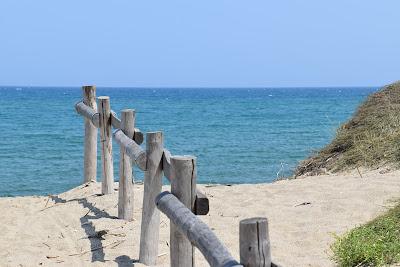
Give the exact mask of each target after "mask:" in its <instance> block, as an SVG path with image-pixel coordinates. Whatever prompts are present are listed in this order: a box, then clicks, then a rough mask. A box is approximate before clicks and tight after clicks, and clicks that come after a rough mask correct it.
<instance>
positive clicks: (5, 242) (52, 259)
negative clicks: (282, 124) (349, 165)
mask: <svg viewBox="0 0 400 267" xmlns="http://www.w3.org/2000/svg"><path fill="white" fill-rule="evenodd" d="M100 186H101V185H100V184H98V183H91V184H89V185H88V186H79V187H77V188H74V189H72V190H71V191H68V192H65V193H62V194H60V195H58V196H49V197H47V196H46V197H45V196H41V197H37V196H35V197H15V198H0V211H1V214H2V216H0V229H1V232H0V266H142V265H141V264H139V263H136V261H137V259H138V255H139V235H140V216H141V202H142V198H143V186H142V185H136V186H135V213H134V214H135V218H136V219H135V220H134V221H132V222H126V221H123V220H118V219H116V217H115V216H117V199H118V193H117V191H115V193H114V194H111V195H106V196H100V195H97V194H98V193H100ZM115 188H118V186H117V185H115ZM199 188H201V189H202V190H203V191H204V192H205V193H206V194H207V195H208V197H209V199H210V213H209V215H206V216H201V218H202V219H203V220H204V221H205V222H206V223H207V224H208V225H209V226H210V227H211V228H212V229H213V230H214V231H215V233H216V235H217V236H218V237H219V238H220V239H221V240H222V242H223V243H224V244H226V245H227V247H228V248H229V249H230V251H231V253H232V254H233V255H234V256H235V257H236V258H237V259H238V258H239V244H238V240H239V221H240V220H242V219H245V218H249V217H259V216H265V217H267V218H268V219H269V228H270V237H271V243H272V257H273V259H274V261H276V262H277V263H280V264H281V265H282V266H319V267H323V266H334V263H333V262H332V261H331V260H330V250H329V246H330V244H331V243H332V242H333V240H334V234H341V233H344V232H345V231H347V230H350V229H351V228H353V227H354V226H357V225H359V224H361V223H365V222H367V221H368V220H370V219H372V218H374V217H375V216H377V215H379V214H380V213H381V212H383V211H384V210H385V209H387V208H388V207H390V206H391V205H393V200H395V199H398V198H400V172H399V171H395V172H390V173H385V174H380V172H379V170H376V171H370V172H365V173H362V178H361V177H360V175H359V174H358V173H357V172H354V173H349V174H346V175H343V174H341V175H326V176H313V177H307V178H304V179H296V180H290V181H289V180H284V181H278V182H275V183H271V184H254V185H231V186H226V185H217V186H206V185H199ZM164 189H165V190H168V189H169V188H168V187H164ZM168 243H169V221H168V219H167V218H166V217H165V216H163V215H162V216H161V223H160V244H159V248H160V251H159V258H158V262H159V266H169V247H168V245H169V244H168ZM196 263H197V264H196V265H197V266H208V265H207V263H206V262H205V260H204V258H203V257H202V255H201V254H200V253H199V252H198V251H197V252H196Z"/></svg>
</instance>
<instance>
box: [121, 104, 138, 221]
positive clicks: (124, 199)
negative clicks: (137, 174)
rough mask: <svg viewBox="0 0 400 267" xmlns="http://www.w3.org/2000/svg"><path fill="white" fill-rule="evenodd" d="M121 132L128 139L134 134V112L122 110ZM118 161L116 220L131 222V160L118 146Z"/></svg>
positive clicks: (122, 148)
mask: <svg viewBox="0 0 400 267" xmlns="http://www.w3.org/2000/svg"><path fill="white" fill-rule="evenodd" d="M120 127H121V130H122V132H123V133H124V134H125V135H126V136H128V137H129V138H130V139H133V136H134V134H135V110H133V109H124V110H122V112H121V126H120ZM120 148H121V149H120V150H121V151H120V161H119V190H118V218H120V219H124V220H128V221H132V220H133V181H132V178H133V174H132V163H131V162H132V160H131V159H130V157H129V156H128V155H127V154H126V153H125V148H124V146H122V145H121V146H120Z"/></svg>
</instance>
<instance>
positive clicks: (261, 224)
mask: <svg viewBox="0 0 400 267" xmlns="http://www.w3.org/2000/svg"><path fill="white" fill-rule="evenodd" d="M239 235H240V238H239V242H240V263H241V264H243V266H244V267H270V266H271V247H270V242H269V233H268V220H267V218H250V219H245V220H242V221H240V226H239Z"/></svg>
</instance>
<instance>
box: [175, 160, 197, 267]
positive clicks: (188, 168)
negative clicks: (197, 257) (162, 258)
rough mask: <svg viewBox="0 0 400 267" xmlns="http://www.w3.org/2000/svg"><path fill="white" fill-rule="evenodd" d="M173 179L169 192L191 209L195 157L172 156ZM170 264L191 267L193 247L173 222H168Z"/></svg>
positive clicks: (194, 179)
mask: <svg viewBox="0 0 400 267" xmlns="http://www.w3.org/2000/svg"><path fill="white" fill-rule="evenodd" d="M171 166H172V171H173V179H172V180H171V193H172V194H173V195H174V196H176V198H178V199H179V201H181V202H182V203H183V204H184V205H185V206H186V207H187V208H188V209H190V210H191V211H193V209H194V202H195V200H196V176H197V170H196V158H195V157H192V156H172V157H171ZM170 229H171V230H170V259H171V263H170V266H176V267H193V266H194V247H193V245H192V243H190V241H189V240H188V239H187V238H186V237H185V235H184V234H182V233H181V232H179V231H178V228H177V226H176V225H175V224H173V223H171V224H170Z"/></svg>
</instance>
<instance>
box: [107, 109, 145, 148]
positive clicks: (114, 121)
mask: <svg viewBox="0 0 400 267" xmlns="http://www.w3.org/2000/svg"><path fill="white" fill-rule="evenodd" d="M111 125H112V126H113V127H114V129H121V120H120V119H119V118H118V116H117V113H116V112H115V111H113V110H111ZM133 140H135V142H136V143H137V144H139V145H140V144H142V143H143V140H144V137H143V133H142V132H141V131H140V129H138V128H135V134H134V135H133Z"/></svg>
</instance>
